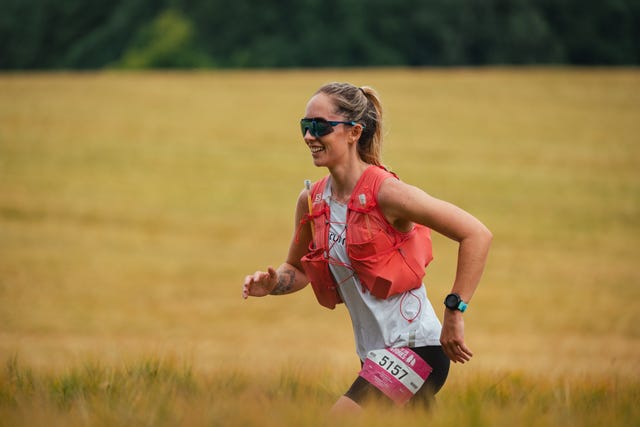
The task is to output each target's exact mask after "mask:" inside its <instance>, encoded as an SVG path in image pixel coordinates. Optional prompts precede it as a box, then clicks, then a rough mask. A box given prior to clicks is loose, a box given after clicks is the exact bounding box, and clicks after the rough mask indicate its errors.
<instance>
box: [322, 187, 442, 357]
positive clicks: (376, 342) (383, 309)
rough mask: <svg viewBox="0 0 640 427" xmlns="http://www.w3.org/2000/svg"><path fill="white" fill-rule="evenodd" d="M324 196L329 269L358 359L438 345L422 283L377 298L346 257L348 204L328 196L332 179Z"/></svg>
mask: <svg viewBox="0 0 640 427" xmlns="http://www.w3.org/2000/svg"><path fill="white" fill-rule="evenodd" d="M323 198H324V200H325V201H326V203H328V204H329V207H330V210H331V220H330V221H331V224H330V228H329V256H330V258H331V259H332V260H333V261H332V262H330V264H329V268H330V270H331V273H332V274H333V277H334V278H335V280H336V283H337V284H338V290H339V292H340V296H341V297H342V301H344V303H345V305H346V307H347V309H348V310H349V314H350V316H351V323H352V325H353V334H354V336H355V341H356V351H357V353H358V356H359V357H360V360H363V361H364V360H365V359H366V357H367V353H368V352H369V351H371V350H377V349H381V348H385V347H422V346H426V345H440V331H441V329H442V326H441V324H440V320H438V317H437V316H436V314H435V312H434V310H433V306H432V305H431V302H430V301H429V299H428V298H427V292H426V289H425V287H424V286H421V287H420V288H418V289H413V290H411V291H408V292H405V293H402V294H398V295H393V296H391V297H389V298H387V299H386V300H383V299H378V298H376V297H374V296H373V295H371V294H370V293H369V291H368V290H367V289H366V288H365V289H363V286H362V285H361V284H360V280H359V279H358V276H357V274H356V273H355V272H354V271H353V270H352V269H351V261H350V260H349V258H348V256H347V251H346V246H345V241H346V233H347V232H348V230H346V222H347V205H345V204H342V203H339V202H337V201H335V200H333V199H332V198H331V178H329V180H328V181H327V185H326V186H325V190H324V194H323Z"/></svg>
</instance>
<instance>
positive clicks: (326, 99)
mask: <svg viewBox="0 0 640 427" xmlns="http://www.w3.org/2000/svg"><path fill="white" fill-rule="evenodd" d="M300 127H301V131H302V136H303V138H304V141H305V143H306V144H307V146H308V147H309V149H310V150H311V156H312V158H313V163H314V165H315V166H322V167H326V168H327V169H328V170H329V175H328V176H326V177H325V178H323V179H321V180H320V181H318V182H316V183H315V184H314V185H313V186H311V187H309V188H307V189H305V190H303V191H302V192H301V193H300V196H299V198H298V205H297V209H296V222H297V223H299V226H298V227H297V228H296V232H295V236H294V238H293V240H292V243H291V246H290V247H289V254H288V256H287V259H286V261H285V262H284V263H283V264H282V265H281V266H280V267H278V269H277V270H274V269H273V268H271V267H269V268H268V269H267V271H257V272H255V273H254V274H253V275H249V276H246V278H245V281H244V284H243V296H244V297H245V298H247V297H248V296H256V297H261V296H265V295H269V294H271V295H282V294H289V293H292V292H296V291H299V290H300V289H302V288H304V287H305V286H306V285H307V284H308V283H309V282H310V283H311V285H312V288H313V291H314V293H315V295H316V297H317V299H318V302H319V303H320V304H321V305H323V306H325V307H328V308H331V309H333V308H334V307H335V306H336V304H339V303H344V304H345V305H346V307H347V309H348V310H349V314H350V316H351V321H352V324H353V331H354V335H355V341H356V350H357V353H358V357H359V358H360V363H361V366H362V370H361V371H360V373H359V375H358V376H357V377H356V379H355V381H354V382H353V384H352V385H351V387H350V388H349V390H348V391H347V392H346V393H345V394H344V395H343V396H342V397H340V398H339V399H338V401H337V402H336V403H335V405H334V407H333V409H332V412H334V413H344V412H352V411H359V410H360V409H361V406H362V405H364V404H365V403H366V402H367V401H368V400H369V399H371V398H374V397H383V399H387V400H389V401H393V402H395V403H397V404H401V405H402V404H405V403H407V402H409V401H411V402H412V403H415V404H418V405H422V406H425V407H426V406H429V405H430V403H431V402H432V400H433V398H434V395H435V394H436V393H437V392H438V391H439V390H440V388H441V387H442V386H443V384H444V382H445V380H446V378H447V375H448V371H449V360H452V361H453V362H461V363H464V362H466V361H468V360H469V359H470V358H471V356H472V353H471V350H469V348H467V346H466V344H465V342H464V322H463V319H462V312H463V311H464V309H465V308H466V303H468V302H469V300H470V299H471V297H472V295H473V293H474V291H475V289H476V287H477V285H478V283H479V281H480V276H481V275H482V271H483V269H484V264H485V260H486V257H487V252H488V249H489V244H490V242H491V233H490V232H489V230H488V229H487V228H486V227H485V226H484V225H482V223H480V221H478V220H477V219H475V218H474V217H473V216H471V215H470V214H468V213H466V212H465V211H463V210H462V209H460V208H457V207H455V206H453V205H451V204H449V203H446V202H443V201H441V200H438V199H435V198H433V197H431V196H429V195H427V194H426V193H425V192H424V191H422V190H420V189H418V188H416V187H413V186H410V185H408V184H404V183H402V182H401V181H400V180H399V179H398V178H397V176H395V175H394V174H393V173H391V172H389V171H388V170H387V169H385V168H384V167H383V166H381V165H382V161H381V159H380V152H381V150H380V148H381V145H382V106H381V103H380V101H379V98H378V94H377V92H376V91H375V90H374V89H372V88H370V87H362V88H359V87H356V86H354V85H351V84H349V83H331V84H328V85H325V86H323V87H321V88H320V89H319V90H318V91H317V92H316V93H315V94H314V95H313V96H312V97H311V99H310V100H309V102H308V103H307V107H306V111H305V117H304V118H303V119H302V120H301V121H300ZM430 229H433V230H435V231H438V232H440V233H442V234H444V235H446V236H447V237H450V238H451V239H453V240H455V241H457V242H459V244H460V252H459V258H458V271H457V273H458V274H457V276H456V280H455V282H454V283H453V286H452V291H451V294H450V295H449V297H448V298H447V299H446V300H447V301H449V300H450V299H451V297H455V298H456V301H458V302H460V304H456V305H455V306H453V305H447V308H446V310H445V315H444V324H443V325H442V326H441V324H440V321H439V320H438V318H437V316H436V314H435V311H434V309H433V306H432V305H431V302H430V301H429V299H428V298H427V294H426V290H425V287H424V286H423V284H422V278H423V276H424V268H425V267H426V266H427V265H428V264H429V262H430V261H431V259H432V255H431V238H430ZM462 300H464V301H465V303H462ZM441 344H442V345H441Z"/></svg>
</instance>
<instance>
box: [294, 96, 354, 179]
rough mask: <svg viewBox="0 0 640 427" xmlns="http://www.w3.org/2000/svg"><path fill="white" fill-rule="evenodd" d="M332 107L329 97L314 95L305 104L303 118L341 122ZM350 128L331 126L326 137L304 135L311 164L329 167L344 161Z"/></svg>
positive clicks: (341, 119)
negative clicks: (311, 160) (331, 129)
mask: <svg viewBox="0 0 640 427" xmlns="http://www.w3.org/2000/svg"><path fill="white" fill-rule="evenodd" d="M334 109H335V108H334V105H333V102H332V100H331V97H329V96H328V95H326V94H324V93H318V94H316V95H314V96H313V97H312V98H311V99H310V100H309V103H308V104H307V109H306V110H305V114H304V117H305V118H308V119H314V118H321V119H325V120H328V121H343V120H345V118H344V117H341V116H339V115H337V114H335V113H334ZM351 129H352V127H351V126H348V125H344V124H339V125H336V126H333V131H332V132H331V133H329V134H327V135H324V136H320V137H315V136H313V135H311V132H309V131H307V132H305V134H304V142H305V143H306V144H307V146H308V147H309V149H310V150H311V157H312V158H313V164H314V165H316V166H325V167H331V166H334V165H336V164H339V163H340V161H341V160H344V159H346V156H347V155H348V154H349V144H348V141H349V132H350V131H351Z"/></svg>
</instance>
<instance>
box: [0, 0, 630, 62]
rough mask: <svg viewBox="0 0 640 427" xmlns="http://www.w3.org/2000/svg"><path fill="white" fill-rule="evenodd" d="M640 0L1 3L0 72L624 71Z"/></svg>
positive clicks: (93, 0) (15, 0)
mask: <svg viewBox="0 0 640 427" xmlns="http://www.w3.org/2000/svg"><path fill="white" fill-rule="evenodd" d="M639 62H640V0H296V1H294V0H278V1H274V0H262V1H258V0H0V69H5V70H7V69H96V68H104V67H122V68H198V67H217V68H235V67H325V66H338V67H342V66H394V65H400V66H426V65H438V66H449V65H488V64H579V65H623V64H627V65H629V64H635V65H637V64H638V63H639Z"/></svg>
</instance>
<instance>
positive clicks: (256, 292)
mask: <svg viewBox="0 0 640 427" xmlns="http://www.w3.org/2000/svg"><path fill="white" fill-rule="evenodd" d="M277 284H278V273H277V272H276V270H274V269H273V268H272V267H269V268H267V271H256V272H255V273H253V274H251V275H249V276H247V277H245V278H244V285H243V286H242V298H244V299H247V298H248V297H250V296H252V297H264V296H266V295H269V294H270V293H271V291H273V289H274V288H275V287H276V285H277Z"/></svg>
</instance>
